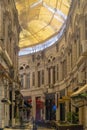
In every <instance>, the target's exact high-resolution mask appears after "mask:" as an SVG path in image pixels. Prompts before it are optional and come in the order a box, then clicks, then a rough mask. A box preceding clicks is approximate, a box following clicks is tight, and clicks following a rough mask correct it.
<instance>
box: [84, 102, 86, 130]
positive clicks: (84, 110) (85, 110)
mask: <svg viewBox="0 0 87 130" xmlns="http://www.w3.org/2000/svg"><path fill="white" fill-rule="evenodd" d="M86 102H87V101H86ZM84 121H85V122H84V123H85V124H84V127H85V128H84V129H85V130H87V106H85V108H84Z"/></svg>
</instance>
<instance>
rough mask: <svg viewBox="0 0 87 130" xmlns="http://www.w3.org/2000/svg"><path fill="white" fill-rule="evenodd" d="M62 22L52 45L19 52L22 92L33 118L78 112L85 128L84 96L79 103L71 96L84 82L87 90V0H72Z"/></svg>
mask: <svg viewBox="0 0 87 130" xmlns="http://www.w3.org/2000/svg"><path fill="white" fill-rule="evenodd" d="M65 26H66V28H65V30H64V32H63V34H62V36H61V37H60V39H59V40H58V41H57V42H56V43H55V44H54V45H52V46H51V47H49V48H47V49H45V50H42V51H39V52H36V53H32V54H29V55H24V56H19V74H20V80H21V85H22V88H21V93H22V95H23V96H24V97H26V99H27V100H28V101H29V100H31V103H32V114H33V117H34V119H37V120H41V119H46V120H53V119H55V120H57V121H59V120H60V121H67V113H68V112H71V111H74V112H78V113H79V124H83V125H84V127H85V129H87V105H86V104H87V100H86V98H82V99H81V102H79V103H78V102H76V101H75V99H73V98H72V97H73V95H75V91H76V92H77V94H76V95H79V93H80V92H81V93H82V91H81V89H82V90H83V87H84V85H85V87H84V88H85V89H84V93H86V94H87V86H86V84H87V2H86V0H81V1H80V0H78V1H77V0H74V1H73V2H72V5H71V8H70V11H69V15H68V19H67V21H66V23H65ZM76 100H77V98H76ZM38 102H39V103H38ZM38 104H40V105H39V106H38ZM54 105H55V106H56V109H55V110H56V112H55V113H54V116H52V115H53V111H52V110H53V106H54Z"/></svg>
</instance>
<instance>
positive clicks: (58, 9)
mask: <svg viewBox="0 0 87 130" xmlns="http://www.w3.org/2000/svg"><path fill="white" fill-rule="evenodd" d="M15 2H16V7H17V9H18V15H19V22H20V25H21V33H20V41H19V47H20V48H21V50H22V51H25V52H27V50H28V51H30V50H32V51H33V50H34V51H35V52H36V51H37V50H38V49H37V48H45V47H46V46H49V45H50V44H52V43H53V41H55V40H54V39H56V40H57V39H58V37H59V36H58V35H60V34H58V32H59V33H60V30H62V29H61V27H62V25H64V22H65V20H66V18H67V14H68V11H69V7H70V4H71V0H15ZM63 28H64V27H63ZM55 37H56V38H55ZM49 41H50V42H52V43H50V42H49ZM41 45H42V46H41ZM32 51H30V52H29V53H32ZM21 54H22V53H21Z"/></svg>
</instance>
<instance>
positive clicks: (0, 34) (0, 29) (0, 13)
mask: <svg viewBox="0 0 87 130" xmlns="http://www.w3.org/2000/svg"><path fill="white" fill-rule="evenodd" d="M2 7H3V6H2V1H0V39H2V38H3V10H2Z"/></svg>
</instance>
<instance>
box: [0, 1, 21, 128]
mask: <svg viewBox="0 0 87 130" xmlns="http://www.w3.org/2000/svg"><path fill="white" fill-rule="evenodd" d="M19 32H20V26H19V22H18V13H17V10H16V7H15V3H14V0H11V1H9V0H0V128H4V127H6V126H10V125H11V126H12V125H14V124H15V116H16V115H15V108H16V105H15V91H16V90H17V89H19V85H18V42H19Z"/></svg>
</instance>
